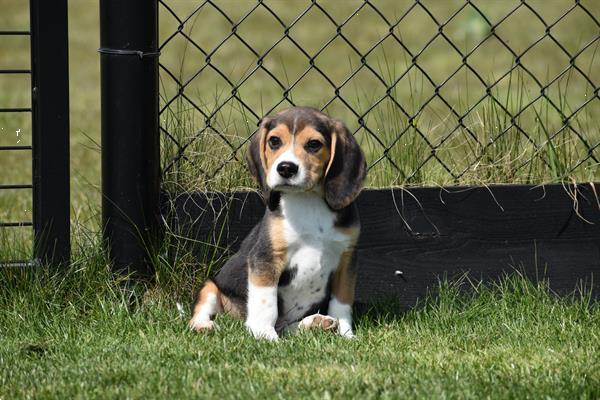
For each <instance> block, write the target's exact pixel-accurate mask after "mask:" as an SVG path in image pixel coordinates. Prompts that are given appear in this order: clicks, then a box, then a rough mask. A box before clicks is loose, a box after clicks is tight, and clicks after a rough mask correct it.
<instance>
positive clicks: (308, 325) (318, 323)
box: [298, 314, 338, 331]
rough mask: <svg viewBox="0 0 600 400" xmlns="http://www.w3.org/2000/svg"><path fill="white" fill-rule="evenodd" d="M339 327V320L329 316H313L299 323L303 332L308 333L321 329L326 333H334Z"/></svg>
mask: <svg viewBox="0 0 600 400" xmlns="http://www.w3.org/2000/svg"><path fill="white" fill-rule="evenodd" d="M337 327H338V320H337V319H335V318H333V317H330V316H329V315H322V314H313V315H309V316H308V317H304V318H303V319H302V321H300V322H299V323H298V328H299V329H300V330H301V331H307V330H310V329H313V328H320V329H323V330H324V331H334V330H336V329H337Z"/></svg>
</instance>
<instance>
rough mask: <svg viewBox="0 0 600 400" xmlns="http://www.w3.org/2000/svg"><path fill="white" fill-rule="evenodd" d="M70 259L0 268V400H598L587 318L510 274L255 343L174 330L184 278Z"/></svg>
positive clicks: (592, 325) (94, 257) (231, 329)
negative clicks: (152, 279)
mask: <svg viewBox="0 0 600 400" xmlns="http://www.w3.org/2000/svg"><path fill="white" fill-rule="evenodd" d="M76 259H77V260H78V261H76V262H75V263H74V265H73V266H72V268H71V269H69V270H68V271H67V272H66V273H61V274H57V275H53V274H52V273H49V272H48V271H44V272H38V273H32V272H31V271H28V270H2V271H0V275H1V277H2V279H1V280H0V309H1V310H2V313H0V338H1V341H2V346H0V398H6V399H13V398H14V399H17V398H116V397H119V398H197V397H201V398H324V397H325V398H358V397H360V398H406V397H411V398H412V397H419V398H477V399H479V398H569V399H573V398H582V399H585V398H589V399H592V398H598V396H600V348H599V346H600V345H599V343H600V309H599V308H598V306H597V305H596V304H591V303H590V298H589V296H588V295H586V294H585V292H583V294H581V293H580V294H574V295H572V296H570V297H566V298H557V297H556V296H554V295H553V294H551V293H550V292H549V290H548V289H547V287H546V286H545V285H544V284H539V285H534V284H532V283H530V282H528V281H526V280H525V279H523V278H522V277H521V276H520V275H519V274H515V275H513V276H511V277H507V278H505V279H503V280H501V281H499V282H497V283H496V284H493V285H488V286H483V285H472V284H470V283H469V281H468V280H466V279H462V280H458V281H455V283H443V284H441V285H440V287H439V288H438V290H436V291H435V292H437V296H432V297H430V298H429V299H427V300H426V301H424V302H422V304H420V305H419V306H417V307H416V308H415V309H414V310H412V311H408V312H399V311H397V309H396V308H395V307H393V304H391V303H390V304H389V305H387V306H382V307H379V308H376V309H372V310H371V311H369V312H367V313H366V314H363V315H361V316H360V317H358V319H357V321H356V325H357V326H356V332H357V338H356V340H353V341H348V340H345V339H342V338H339V337H336V336H333V335H329V334H324V333H322V332H316V333H307V334H301V335H297V336H289V337H286V338H284V339H283V340H280V341H279V342H278V343H269V342H265V341H256V340H254V339H252V338H250V336H249V334H248V333H247V332H246V331H245V330H244V328H243V326H242V324H241V322H239V321H235V320H232V319H229V318H227V317H220V318H218V324H219V326H220V329H219V330H218V331H216V332H214V333H211V334H207V335H201V334H196V333H192V332H190V331H188V329H187V328H186V321H185V318H183V317H181V316H180V314H179V312H178V310H177V307H176V302H178V301H179V302H181V301H183V302H187V300H188V299H189V295H190V293H189V291H190V290H191V286H192V285H191V284H192V282H191V280H188V281H186V283H184V284H183V285H182V284H180V283H177V284H175V283H174V282H171V284H169V283H165V282H162V283H161V284H159V285H155V286H151V287H150V288H149V290H148V291H147V292H145V293H143V292H142V291H140V290H135V288H134V289H131V290H124V289H123V287H124V285H123V284H122V282H119V280H118V279H114V278H113V277H111V275H110V274H109V273H108V272H107V267H106V263H105V261H104V260H103V258H102V257H101V256H100V255H98V254H93V252H92V254H89V253H88V254H79V257H77V258H76ZM138 289H139V288H138ZM465 289H468V290H465ZM132 293H134V294H132ZM142 293H143V294H142Z"/></svg>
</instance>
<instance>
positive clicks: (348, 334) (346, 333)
mask: <svg viewBox="0 0 600 400" xmlns="http://www.w3.org/2000/svg"><path fill="white" fill-rule="evenodd" d="M338 332H339V333H340V335H342V336H343V337H345V338H346V339H354V338H355V337H356V336H354V332H352V324H350V323H349V322H347V321H343V320H341V321H340V325H339V328H338Z"/></svg>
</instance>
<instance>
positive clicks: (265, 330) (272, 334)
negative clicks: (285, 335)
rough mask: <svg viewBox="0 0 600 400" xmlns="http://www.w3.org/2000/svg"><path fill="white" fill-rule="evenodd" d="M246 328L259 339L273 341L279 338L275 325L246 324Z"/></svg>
mask: <svg viewBox="0 0 600 400" xmlns="http://www.w3.org/2000/svg"><path fill="white" fill-rule="evenodd" d="M246 328H247V329H248V330H249V331H250V333H252V336H254V337H255V338H257V339H266V340H269V341H272V342H275V341H277V340H279V336H278V335H277V332H276V331H275V328H274V327H264V326H253V325H248V324H246Z"/></svg>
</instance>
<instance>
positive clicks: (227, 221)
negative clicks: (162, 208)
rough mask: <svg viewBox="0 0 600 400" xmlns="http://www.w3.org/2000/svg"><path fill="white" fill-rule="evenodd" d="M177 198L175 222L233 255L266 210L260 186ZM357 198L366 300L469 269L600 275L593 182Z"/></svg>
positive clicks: (413, 296)
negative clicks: (258, 191)
mask: <svg viewBox="0 0 600 400" xmlns="http://www.w3.org/2000/svg"><path fill="white" fill-rule="evenodd" d="M575 193H577V194H576V195H575ZM172 204H174V206H175V211H176V212H175V214H174V215H175V216H176V217H175V218H174V219H172V224H173V226H174V228H175V229H180V232H184V234H185V235H187V236H188V237H190V238H192V239H194V240H199V241H202V242H209V243H212V244H215V245H219V246H222V247H223V248H226V250H225V251H228V252H234V251H235V250H237V248H238V246H239V244H240V242H241V240H242V239H243V238H244V237H245V235H246V234H247V233H248V232H249V231H250V229H251V228H252V226H253V225H254V224H255V223H256V222H258V221H259V220H260V218H261V217H262V215H263V214H264V206H263V204H262V202H261V200H260V198H259V197H258V195H257V194H256V193H251V192H237V193H233V194H215V193H208V194H206V193H194V194H185V195H180V196H178V197H176V198H175V199H174V202H172ZM357 204H358V207H359V212H360V215H361V221H362V232H361V237H360V240H359V244H358V257H359V265H360V272H359V280H358V286H357V301H358V302H359V303H372V302H375V301H380V300H382V299H386V298H395V299H397V300H398V301H399V302H400V304H401V305H403V306H405V307H410V306H412V305H414V304H415V302H416V301H417V299H420V298H421V299H422V298H423V297H424V296H425V294H426V293H427V291H428V289H431V288H435V287H436V285H437V282H438V278H439V277H441V276H449V277H452V276H456V275H458V274H462V273H464V272H468V273H469V275H470V276H471V277H473V278H477V279H479V278H481V279H484V280H489V279H495V278H498V277H499V276H501V275H502V274H503V273H506V272H512V271H514V270H515V268H517V269H520V270H522V271H523V272H525V273H526V275H527V276H529V277H530V278H532V279H536V277H544V278H546V279H548V280H549V283H550V286H551V288H552V289H553V290H555V291H556V292H558V293H563V294H564V293H569V292H571V291H573V290H574V289H575V288H576V285H577V284H578V283H580V281H581V280H586V281H587V282H588V285H589V284H591V282H592V276H594V278H595V279H594V280H595V281H597V280H598V276H599V275H600V206H599V202H598V199H597V198H596V196H595V191H594V190H593V189H592V187H591V186H590V185H581V186H577V190H575V187H574V186H572V185H571V186H562V185H546V186H525V185H498V186H490V187H453V188H415V189H410V190H403V189H383V190H365V191H363V193H362V194H361V195H360V197H359V199H358V203H357ZM190 243H192V242H191V241H190ZM397 271H400V272H401V274H399V273H398V272H397ZM599 294H600V292H599V290H598V285H595V286H594V290H593V295H594V296H595V297H596V298H597V297H598V296H599Z"/></svg>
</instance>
